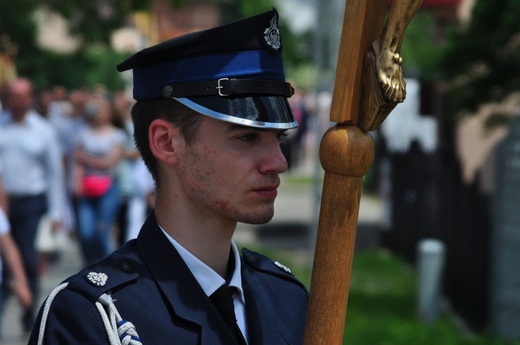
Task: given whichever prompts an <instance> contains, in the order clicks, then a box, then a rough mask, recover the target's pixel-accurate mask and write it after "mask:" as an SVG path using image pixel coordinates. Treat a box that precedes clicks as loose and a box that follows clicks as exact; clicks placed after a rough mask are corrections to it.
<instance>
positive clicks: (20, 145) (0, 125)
mask: <svg viewBox="0 0 520 345" xmlns="http://www.w3.org/2000/svg"><path fill="white" fill-rule="evenodd" d="M6 91H7V93H6V96H5V103H4V110H3V112H2V113H1V114H0V162H1V164H2V165H3V167H4V171H3V177H4V184H5V190H6V193H7V198H8V201H9V208H8V212H7V214H8V218H9V222H10V224H11V233H12V235H13V238H14V240H15V242H16V244H17V246H18V248H19V249H20V252H21V255H22V259H23V264H24V267H25V271H26V275H27V279H28V280H29V285H30V288H31V293H32V295H33V296H34V299H33V301H34V300H35V299H37V296H38V292H39V291H38V290H39V281H38V253H37V250H36V245H35V239H36V234H37V230H38V225H39V223H40V220H41V219H42V217H43V216H44V215H45V214H48V215H49V217H50V220H51V227H52V230H53V231H58V230H59V229H60V228H61V224H62V220H63V195H64V194H63V193H64V192H63V188H64V184H63V166H62V161H61V159H60V158H61V156H60V149H59V144H58V139H57V136H56V133H55V131H54V129H53V127H52V126H51V124H50V123H49V121H48V120H46V119H45V118H44V117H43V116H41V115H39V114H38V113H36V111H34V109H33V107H34V96H33V86H32V83H31V81H30V80H29V79H25V78H20V79H16V80H14V81H12V82H11V83H10V84H9V85H8V86H7V90H6ZM7 283H8V281H7V280H5V281H4V285H5V284H7ZM34 311H35V310H34V305H33V304H32V305H31V306H29V307H28V308H27V309H26V310H25V312H24V314H23V316H22V326H23V329H24V330H25V331H27V332H29V331H30V330H31V328H32V325H33V322H34Z"/></svg>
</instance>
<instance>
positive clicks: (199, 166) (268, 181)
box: [180, 117, 287, 224]
mask: <svg viewBox="0 0 520 345" xmlns="http://www.w3.org/2000/svg"><path fill="white" fill-rule="evenodd" d="M283 137H284V131H278V130H260V129H254V128H250V127H243V126H238V125H234V124H230V123H226V122H222V121H218V120H215V119H212V118H209V117H203V119H202V122H201V125H200V128H199V132H198V134H197V136H196V138H195V141H194V142H193V144H192V145H191V146H186V147H184V150H183V154H182V158H181V161H180V170H181V176H182V179H183V180H184V181H183V183H182V186H183V189H184V190H183V192H184V193H185V195H186V196H187V197H188V199H189V200H190V201H189V203H190V204H191V206H192V207H195V208H196V209H197V211H199V212H200V216H201V217H204V216H206V215H208V216H209V217H212V216H216V217H221V218H222V217H223V218H224V219H226V220H231V221H237V222H242V223H251V224H263V223H266V222H268V221H269V220H270V219H271V218H272V217H273V214H274V205H273V204H274V200H275V198H276V195H277V187H278V185H279V183H280V179H279V176H278V175H279V174H281V173H283V172H284V171H285V170H286V169H287V162H286V160H285V157H284V156H283V154H282V152H281V150H280V141H281V140H282V138H283Z"/></svg>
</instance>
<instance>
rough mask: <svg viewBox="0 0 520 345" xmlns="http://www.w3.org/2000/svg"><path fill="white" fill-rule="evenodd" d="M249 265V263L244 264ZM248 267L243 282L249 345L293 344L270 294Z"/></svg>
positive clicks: (244, 270) (244, 272)
mask: <svg viewBox="0 0 520 345" xmlns="http://www.w3.org/2000/svg"><path fill="white" fill-rule="evenodd" d="M242 267H247V265H242ZM255 280H256V278H255V276H254V275H252V274H251V272H250V270H249V269H248V268H246V269H243V270H242V284H243V288H244V294H245V299H246V315H247V320H248V321H247V327H248V334H249V342H248V345H270V344H288V345H289V344H291V343H290V341H289V340H288V339H289V338H288V337H287V336H284V331H283V327H280V325H281V324H280V322H279V320H278V318H277V315H276V312H275V310H274V309H273V306H272V303H271V302H270V299H269V296H268V295H267V294H266V293H265V291H263V289H261V288H259V287H261V286H262V285H261V284H260V282H256V281H255Z"/></svg>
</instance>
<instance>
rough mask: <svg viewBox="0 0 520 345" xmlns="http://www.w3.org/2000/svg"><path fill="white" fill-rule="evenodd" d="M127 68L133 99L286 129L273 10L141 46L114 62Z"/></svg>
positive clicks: (288, 89)
mask: <svg viewBox="0 0 520 345" xmlns="http://www.w3.org/2000/svg"><path fill="white" fill-rule="evenodd" d="M117 69H118V70H119V71H125V70H129V69H132V70H133V75H134V98H135V99H136V100H138V101H143V100H150V99H156V98H160V97H166V98H174V99H176V100H177V101H179V102H181V103H182V104H184V105H185V106H187V107H189V108H191V109H193V110H195V111H197V112H199V113H201V114H203V115H207V116H210V117H213V118H216V119H219V120H223V121H227V122H232V123H236V124H240V125H245V126H251V127H260V128H273V129H289V128H294V127H296V126H297V125H298V124H297V122H296V121H295V120H294V117H293V115H292V112H291V109H290V106H289V103H288V101H287V98H288V97H291V96H292V94H293V92H294V90H293V88H292V86H291V84H290V83H288V82H286V81H285V73H284V68H283V60H282V40H281V37H280V30H279V29H278V12H277V11H276V10H275V9H273V10H272V11H269V12H265V13H262V14H259V15H256V16H253V17H249V18H246V19H243V20H240V21H236V22H233V23H230V24H227V25H222V26H219V27H215V28H212V29H209V30H204V31H199V32H194V33H191V34H187V35H184V36H180V37H176V38H173V39H170V40H168V41H165V42H162V43H159V44H157V45H155V46H152V47H149V48H145V49H143V50H141V51H139V52H137V53H136V54H134V55H132V56H131V57H129V58H128V59H126V60H125V61H123V62H121V63H120V64H119V65H117Z"/></svg>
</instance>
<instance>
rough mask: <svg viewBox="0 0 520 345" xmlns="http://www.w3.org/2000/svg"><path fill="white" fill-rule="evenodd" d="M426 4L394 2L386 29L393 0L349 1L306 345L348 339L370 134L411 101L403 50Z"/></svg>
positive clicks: (325, 151)
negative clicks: (418, 12)
mask: <svg viewBox="0 0 520 345" xmlns="http://www.w3.org/2000/svg"><path fill="white" fill-rule="evenodd" d="M395 3H397V5H396V4H395ZM421 3H422V0H394V4H392V7H393V8H395V9H393V10H392V9H391V10H390V14H389V15H388V19H387V20H386V25H385V18H386V16H387V10H388V2H387V0H349V1H347V3H346V6H345V15H344V21H343V28H342V34H341V42H340V50H339V56H338V66H337V69H336V79H335V84H334V92H333V98H332V105H331V114H330V120H331V121H333V122H337V124H336V125H335V126H334V127H332V128H331V129H329V130H328V131H327V132H326V133H325V135H324V136H323V139H322V142H321V147H320V160H321V164H322V166H323V169H324V170H325V179H324V183H323V193H322V201H321V208H320V217H319V221H318V234H317V238H316V248H315V253H314V263H313V271H312V278H311V289H310V300H309V310H308V313H307V324H306V329H305V338H304V345H318V344H323V345H335V344H341V343H342V342H343V333H344V325H345V317H346V312H347V301H348V291H349V286H350V273H351V269H352V261H353V256H354V244H355V238H356V228H357V220H358V214H359V202H360V197H361V187H362V183H363V176H364V175H365V174H366V173H367V172H368V170H369V169H370V166H371V165H372V161H373V158H374V151H375V148H374V142H373V140H372V137H371V136H370V134H369V133H367V130H373V129H375V128H377V126H379V124H380V123H381V122H382V121H383V120H384V118H386V116H387V115H388V114H389V113H390V111H391V110H392V109H393V108H394V107H395V105H396V104H397V103H398V102H402V101H403V100H404V94H405V93H404V89H405V88H404V85H399V83H400V82H403V83H404V79H403V78H402V71H401V60H400V56H399V54H398V52H399V48H400V46H401V41H402V36H403V35H404V30H405V29H406V27H407V25H408V23H409V21H410V20H411V17H412V16H413V13H414V12H415V11H416V10H417V9H418V7H419V6H420V4H421ZM378 38H379V40H378ZM388 40H390V41H391V42H390V43H388ZM389 85H390V86H389ZM389 98H390V100H389Z"/></svg>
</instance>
